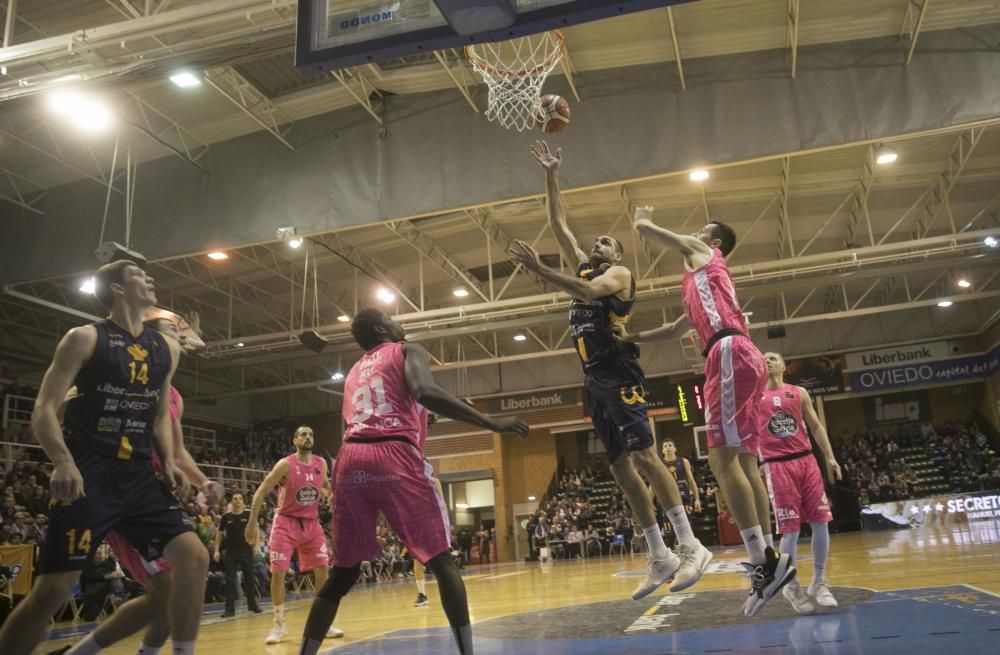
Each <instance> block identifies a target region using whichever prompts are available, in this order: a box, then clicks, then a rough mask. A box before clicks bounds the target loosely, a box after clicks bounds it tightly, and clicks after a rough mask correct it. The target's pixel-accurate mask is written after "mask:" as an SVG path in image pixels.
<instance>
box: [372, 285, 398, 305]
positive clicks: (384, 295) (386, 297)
mask: <svg viewBox="0 0 1000 655" xmlns="http://www.w3.org/2000/svg"><path fill="white" fill-rule="evenodd" d="M375 297H376V298H378V299H379V300H381V301H382V302H384V303H386V304H389V303H391V302H394V301H395V300H396V294H394V293H393V292H392V291H389V290H388V289H386V288H381V289H379V290H378V291H376V292H375Z"/></svg>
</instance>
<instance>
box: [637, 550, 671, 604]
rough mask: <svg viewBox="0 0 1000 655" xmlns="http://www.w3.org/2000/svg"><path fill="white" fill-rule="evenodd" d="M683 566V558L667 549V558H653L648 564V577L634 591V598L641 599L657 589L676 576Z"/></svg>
mask: <svg viewBox="0 0 1000 655" xmlns="http://www.w3.org/2000/svg"><path fill="white" fill-rule="evenodd" d="M680 567H681V559H680V558H679V557H677V555H674V554H673V553H672V552H671V551H669V550H668V551H667V557H666V559H651V560H649V561H648V563H647V564H646V577H645V578H643V580H642V582H640V583H639V586H638V587H636V588H635V591H633V592H632V600H639V599H640V598H644V597H645V596H648V595H649V594H651V593H653V592H654V591H656V588H657V587H659V586H660V585H661V584H663V583H664V582H666V581H667V580H669V579H671V578H672V577H674V574H675V573H677V569H679V568H680Z"/></svg>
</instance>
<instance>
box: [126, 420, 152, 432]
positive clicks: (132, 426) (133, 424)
mask: <svg viewBox="0 0 1000 655" xmlns="http://www.w3.org/2000/svg"><path fill="white" fill-rule="evenodd" d="M147 425H149V424H148V423H146V422H145V421H133V420H132V419H128V420H127V421H125V429H126V430H145V429H146V426H147Z"/></svg>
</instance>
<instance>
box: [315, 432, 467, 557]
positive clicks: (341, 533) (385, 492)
mask: <svg viewBox="0 0 1000 655" xmlns="http://www.w3.org/2000/svg"><path fill="white" fill-rule="evenodd" d="M432 470H433V469H432V468H431V465H430V464H427V463H426V462H424V459H423V457H422V456H421V454H420V451H418V450H417V449H416V448H414V447H413V446H412V445H411V444H409V443H404V442H401V441H381V442H370V443H351V442H350V441H348V442H347V443H345V444H344V446H343V447H342V448H341V449H340V453H339V454H338V456H337V463H336V464H335V465H334V467H333V563H334V565H335V566H340V567H345V568H349V567H352V566H356V565H357V564H359V563H361V562H363V561H365V560H373V559H376V558H378V557H380V556H381V555H382V550H381V549H380V548H379V545H378V541H377V540H376V538H375V528H376V524H377V519H378V513H379V511H381V512H382V513H383V514H385V518H386V520H387V521H388V522H389V525H390V526H392V529H393V530H394V531H395V532H396V534H397V535H399V539H400V541H402V542H403V543H404V544H406V547H407V548H408V549H409V551H410V553H412V554H413V557H415V558H416V559H417V560H418V561H419V562H421V563H422V564H426V563H427V561H428V560H430V559H431V558H433V557H436V556H437V555H440V554H441V553H444V552H447V551H448V549H449V547H450V544H451V537H450V534H451V527H450V524H449V521H448V510H447V508H446V507H445V504H444V498H442V497H441V496H440V495H439V494H438V491H437V487H436V486H435V485H434V480H433V478H432V477H431V472H432Z"/></svg>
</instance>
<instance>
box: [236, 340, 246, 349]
mask: <svg viewBox="0 0 1000 655" xmlns="http://www.w3.org/2000/svg"><path fill="white" fill-rule="evenodd" d="M245 345H246V344H245V343H243V342H242V341H240V342H239V343H238V344H236V347H237V348H242V347H243V346H245Z"/></svg>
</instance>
